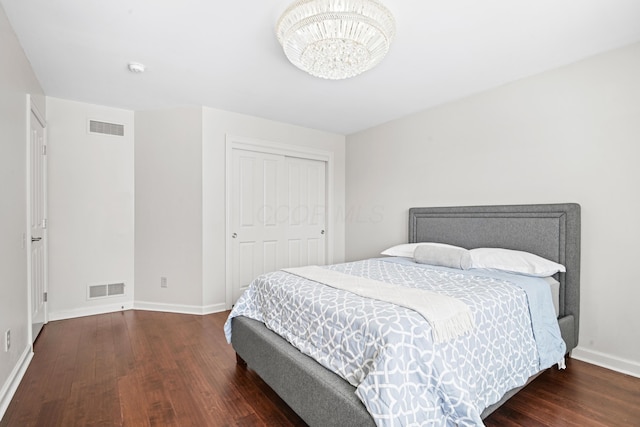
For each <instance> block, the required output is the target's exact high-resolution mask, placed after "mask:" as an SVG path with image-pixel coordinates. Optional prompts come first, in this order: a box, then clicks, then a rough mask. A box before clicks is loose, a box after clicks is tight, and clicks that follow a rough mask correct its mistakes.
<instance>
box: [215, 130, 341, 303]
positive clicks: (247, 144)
mask: <svg viewBox="0 0 640 427" xmlns="http://www.w3.org/2000/svg"><path fill="white" fill-rule="evenodd" d="M233 150H246V151H254V152H258V153H267V154H278V155H282V156H286V157H297V158H300V159H308V160H319V161H323V162H326V165H327V167H326V193H327V200H326V213H327V215H326V248H325V250H326V260H327V264H332V263H333V242H334V239H333V230H334V229H335V226H334V225H335V224H334V215H333V214H332V213H333V211H334V200H333V197H334V190H333V176H334V174H333V168H334V160H333V153H332V152H330V151H325V150H319V149H315V148H311V147H305V146H302V145H292V144H284V143H280V142H274V141H266V140H261V139H256V138H248V137H242V136H237V135H232V134H226V169H225V178H226V182H225V184H226V188H225V189H226V195H225V196H226V200H225V210H226V224H225V226H226V233H225V235H226V239H225V245H226V246H225V257H226V260H225V269H226V271H225V280H226V298H225V301H226V308H227V309H231V307H232V301H233V285H232V261H233V259H232V244H233V237H232V234H233V230H232V226H231V211H232V208H231V206H232V200H231V193H232V187H233V181H232V180H233V175H234V173H233V172H234V171H233Z"/></svg>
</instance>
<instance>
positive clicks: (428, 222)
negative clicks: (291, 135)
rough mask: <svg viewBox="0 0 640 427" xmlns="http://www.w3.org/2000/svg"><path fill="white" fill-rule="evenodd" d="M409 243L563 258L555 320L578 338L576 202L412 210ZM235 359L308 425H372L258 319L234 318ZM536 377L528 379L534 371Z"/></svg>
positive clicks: (322, 371)
mask: <svg viewBox="0 0 640 427" xmlns="http://www.w3.org/2000/svg"><path fill="white" fill-rule="evenodd" d="M408 231H409V233H408V234H409V236H408V242H409V243H417V242H436V243H444V244H450V245H455V246H460V247H463V248H467V249H474V248H484V247H487V248H492V247H497V248H505V249H512V250H518V251H526V252H529V253H532V254H536V255H539V256H540V257H543V258H545V259H548V260H551V261H554V262H557V263H560V264H562V265H564V266H565V267H566V272H563V273H558V274H556V275H555V277H556V278H557V280H558V282H559V287H558V303H557V305H558V306H557V314H558V316H557V322H558V327H559V332H560V334H561V338H562V341H563V342H564V348H565V349H566V351H565V352H566V353H569V352H570V351H571V350H572V349H573V348H575V347H576V346H577V343H578V325H579V295H580V288H579V283H580V206H579V205H577V204H573V203H567V204H543V205H502V206H473V207H436V208H411V209H410V210H409V224H408ZM230 322H231V323H230V325H231V327H232V330H233V333H232V335H231V343H232V345H233V347H234V349H235V351H236V354H237V357H238V363H240V364H242V365H248V366H249V367H250V368H252V369H253V370H255V371H256V372H257V373H258V375H260V377H261V378H262V379H263V380H264V381H265V382H266V383H267V384H269V386H270V387H272V388H273V389H274V390H275V391H276V393H278V395H279V396H280V397H281V398H282V399H283V400H284V401H285V402H287V404H288V405H289V406H290V407H291V408H292V409H293V410H294V411H295V412H296V413H298V414H299V415H300V417H301V418H302V419H304V420H305V422H307V423H308V424H309V425H310V426H346V425H348V426H374V425H376V423H375V422H374V420H373V418H372V416H371V414H370V413H369V412H368V410H367V409H366V408H365V406H364V405H363V403H362V402H361V400H360V399H359V398H358V396H357V395H356V394H355V390H356V389H355V387H354V386H353V385H352V384H350V383H349V382H347V381H346V380H344V379H343V378H341V377H340V376H338V375H336V374H334V373H333V372H331V371H330V370H328V369H326V368H325V367H323V366H322V365H320V364H319V363H318V362H316V360H314V359H313V358H311V357H309V356H306V355H305V354H303V353H302V352H300V351H299V350H298V349H297V348H295V347H293V346H292V345H291V344H289V342H287V341H286V340H284V339H283V338H281V337H280V336H279V335H278V334H276V333H274V332H272V331H271V330H270V329H268V328H266V327H265V325H264V324H263V323H261V322H259V321H256V320H253V319H250V318H248V317H244V316H238V317H233V319H232V320H230ZM535 375H537V373H536V374H534V375H532V376H531V378H530V379H529V380H531V379H532V378H533V377H535ZM523 386H524V384H521V385H518V386H517V387H514V388H513V389H510V390H508V391H506V392H505V393H504V395H503V396H502V398H501V399H500V400H499V401H497V402H496V403H493V404H491V405H488V406H487V407H486V408H484V410H483V412H482V414H481V416H482V418H485V417H486V416H488V415H489V414H490V413H491V412H492V411H493V410H495V409H496V408H497V407H498V406H500V405H501V404H502V403H503V402H504V401H506V399H508V398H509V397H511V396H512V395H513V394H515V393H516V392H517V391H518V390H519V389H521V388H522V387H523Z"/></svg>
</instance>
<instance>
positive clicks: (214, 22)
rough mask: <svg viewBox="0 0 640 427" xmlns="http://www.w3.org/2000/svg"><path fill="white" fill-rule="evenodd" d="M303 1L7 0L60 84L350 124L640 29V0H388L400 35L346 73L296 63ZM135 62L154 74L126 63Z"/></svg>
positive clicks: (519, 73) (165, 102) (160, 104)
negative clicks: (291, 34)
mask: <svg viewBox="0 0 640 427" xmlns="http://www.w3.org/2000/svg"><path fill="white" fill-rule="evenodd" d="M292 1H293V0H250V1H238V0H231V1H221V0H220V1H215V0H103V1H100V0H0V3H1V4H2V5H3V7H4V9H5V11H6V13H7V15H8V17H9V20H10V21H11V24H12V26H13V28H14V30H15V32H16V33H17V35H18V38H19V40H20V43H21V44H22V46H23V48H24V50H25V52H26V55H27V57H28V58H29V60H30V61H31V64H32V66H33V69H34V70H35V73H36V75H37V77H38V79H39V81H40V83H41V85H42V87H43V89H44V91H45V93H46V94H47V95H49V96H54V97H60V98H65V99H73V100H78V101H83V102H88V103H95V104H101V105H106V106H112V107H120V108H126V109H131V110H142V109H155V108H166V107H174V106H183V105H204V106H209V107H213V108H219V109H223V110H228V111H235V112H239V113H244V114H250V115H254V116H259V117H264V118H268V119H273V120H278V121H283V122H287V123H292V124H297V125H301V126H305V127H310V128H316V129H321V130H326V131H331V132H336V133H340V134H345V135H347V134H350V133H353V132H357V131H359V130H363V129H366V128H369V127H371V126H375V125H378V124H380V123H384V122H386V121H389V120H393V119H395V118H398V117H402V116H405V115H407V114H410V113H414V112H417V111H420V110H423V109H425V108H428V107H431V106H434V105H437V104H441V103H444V102H447V101H451V100H455V99H459V98H461V97H464V96H467V95H469V94H472V93H476V92H480V91H483V90H486V89H489V88H492V87H496V86H498V85H502V84H505V83H507V82H510V81H514V80H516V79H519V78H522V77H526V76H529V75H532V74H536V73H539V72H542V71H545V70H548V69H552V68H556V67H558V66H562V65H565V64H568V63H571V62H575V61H577V60H580V59H582V58H585V57H588V56H591V55H594V54H597V53H600V52H604V51H607V50H610V49H613V48H616V47H619V46H624V45H627V44H631V43H634V42H637V41H640V0H535V1H531V0H530V1H523V0H383V2H384V3H385V5H386V6H387V7H388V8H389V9H390V10H391V12H392V13H393V14H394V16H395V18H396V22H397V36H396V38H395V40H394V42H393V44H392V45H391V50H390V52H389V54H388V55H387V57H386V58H385V59H384V60H383V61H382V63H381V64H380V65H379V66H378V67H377V68H375V69H373V70H371V71H369V72H366V73H364V74H362V75H360V76H357V77H354V78H352V79H348V80H342V81H327V80H321V79H317V78H315V77H311V76H309V75H307V74H305V73H304V72H302V71H300V70H298V69H297V68H295V67H294V66H293V65H291V64H290V63H289V62H288V61H287V59H286V58H285V56H284V54H283V53H282V49H281V47H280V45H279V44H278V41H277V40H276V38H275V35H274V26H275V23H276V21H277V19H278V17H279V16H280V14H281V13H282V12H283V11H284V9H285V8H286V7H287V6H288V4H289V3H291V2H292ZM131 61H136V62H141V63H143V64H145V65H146V67H147V71H146V72H145V73H143V74H132V73H130V72H129V71H128V70H127V64H128V63H129V62H131Z"/></svg>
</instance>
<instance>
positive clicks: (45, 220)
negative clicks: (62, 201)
mask: <svg viewBox="0 0 640 427" xmlns="http://www.w3.org/2000/svg"><path fill="white" fill-rule="evenodd" d="M42 228H47V218H45V219H43V220H42Z"/></svg>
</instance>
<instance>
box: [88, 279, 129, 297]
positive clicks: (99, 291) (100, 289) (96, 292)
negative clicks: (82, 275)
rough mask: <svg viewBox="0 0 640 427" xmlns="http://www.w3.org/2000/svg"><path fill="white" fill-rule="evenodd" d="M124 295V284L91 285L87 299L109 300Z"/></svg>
mask: <svg viewBox="0 0 640 427" xmlns="http://www.w3.org/2000/svg"><path fill="white" fill-rule="evenodd" d="M121 295H124V283H109V284H106V285H89V288H88V292H87V298H88V299H96V298H107V297H116V296H121Z"/></svg>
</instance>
